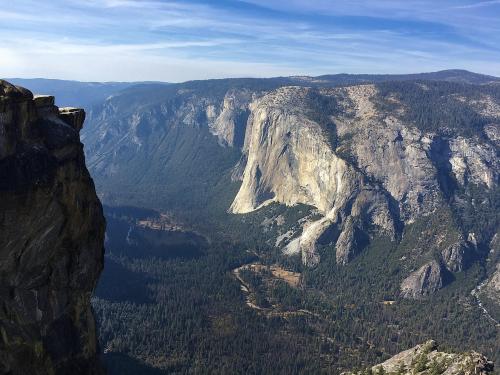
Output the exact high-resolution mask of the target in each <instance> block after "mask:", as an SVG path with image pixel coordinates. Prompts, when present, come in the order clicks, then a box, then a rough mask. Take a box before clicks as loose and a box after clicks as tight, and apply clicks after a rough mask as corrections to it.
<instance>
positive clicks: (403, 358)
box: [344, 340, 494, 375]
mask: <svg viewBox="0 0 500 375" xmlns="http://www.w3.org/2000/svg"><path fill="white" fill-rule="evenodd" d="M382 368H383V370H384V373H386V374H389V373H391V374H392V373H394V374H396V373H397V374H402V375H406V374H408V375H413V374H428V373H434V372H429V369H430V371H435V373H439V374H445V375H487V374H493V373H494V365H493V362H491V361H488V359H487V358H486V357H485V356H484V355H482V354H479V353H477V352H474V351H470V352H466V353H446V352H442V351H439V350H438V345H437V344H436V342H434V341H433V340H429V341H427V342H426V343H425V344H422V345H417V346H415V347H414V348H411V349H408V350H405V351H403V352H401V353H399V354H396V355H395V356H394V357H392V358H390V359H388V360H387V361H385V362H383V363H381V364H379V365H376V366H373V367H372V368H371V370H372V371H373V373H375V374H376V373H381V369H382ZM353 374H356V373H347V374H344V375H353Z"/></svg>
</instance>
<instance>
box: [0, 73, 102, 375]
mask: <svg viewBox="0 0 500 375" xmlns="http://www.w3.org/2000/svg"><path fill="white" fill-rule="evenodd" d="M84 119H85V113H84V111H83V110H80V109H73V108H62V109H59V108H57V107H56V106H54V98H53V97H51V96H35V97H33V94H32V93H31V92H30V91H28V90H26V89H23V88H20V87H16V86H13V85H11V84H9V83H8V82H5V81H2V80H0V374H12V375H17V374H100V373H101V372H102V369H101V366H100V364H99V361H98V358H97V353H98V350H97V338H96V330H95V322H94V317H93V314H92V309H91V305H90V297H91V294H92V291H93V290H94V287H95V285H96V282H97V279H98V277H99V274H100V273H101V270H102V267H103V243H104V231H105V221H104V217H103V213H102V207H101V204H100V202H99V200H98V198H97V195H96V192H95V189H94V183H93V181H92V179H91V178H90V175H89V173H88V171H87V168H86V166H85V158H84V154H83V146H82V144H81V143H80V139H79V131H80V129H81V127H82V125H83V121H84Z"/></svg>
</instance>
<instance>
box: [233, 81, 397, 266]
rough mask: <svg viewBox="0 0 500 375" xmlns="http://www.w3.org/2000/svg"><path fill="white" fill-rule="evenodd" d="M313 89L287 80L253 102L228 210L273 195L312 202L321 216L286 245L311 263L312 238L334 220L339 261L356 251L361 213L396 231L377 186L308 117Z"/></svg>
mask: <svg viewBox="0 0 500 375" xmlns="http://www.w3.org/2000/svg"><path fill="white" fill-rule="evenodd" d="M313 95H315V93H314V92H312V90H311V89H306V88H301V87H285V88H281V89H278V90H276V91H274V92H272V93H270V94H268V95H266V96H265V97H263V98H262V99H260V100H257V101H255V102H253V103H252V105H251V107H250V108H251V115H250V118H249V121H248V126H247V132H246V136H245V144H244V147H243V150H244V153H245V155H246V165H245V169H244V172H243V176H242V180H243V182H242V185H241V187H240V190H239V192H238V194H237V195H236V197H235V199H234V201H233V204H232V205H231V208H230V210H231V211H232V212H234V213H247V212H251V211H253V210H256V209H258V208H260V207H262V206H265V205H267V204H269V203H271V202H279V203H283V204H286V205H294V204H297V203H304V204H309V205H313V206H315V207H316V208H318V209H319V210H320V212H322V213H323V214H324V217H323V218H322V219H320V220H319V221H316V222H313V223H308V224H307V225H306V226H305V227H304V230H303V233H302V235H301V236H300V237H299V238H296V239H295V240H293V241H292V242H290V243H289V244H288V245H287V247H286V249H285V252H286V253H288V254H295V253H301V254H302V259H303V261H304V262H305V263H306V264H308V265H314V264H316V263H317V262H318V261H319V255H318V253H317V251H316V244H317V241H318V239H319V238H320V236H321V235H322V234H323V233H324V232H325V230H326V229H328V228H329V227H331V226H332V225H337V226H341V227H344V228H345V230H344V232H342V233H341V234H340V237H339V241H338V242H337V254H338V259H339V262H342V263H345V262H347V261H348V260H349V259H350V258H352V255H353V254H354V253H356V252H357V251H358V250H359V249H358V248H357V247H358V245H359V244H358V243H357V242H358V241H356V240H355V239H354V238H353V234H354V232H355V231H357V230H358V229H360V228H359V227H357V228H356V229H355V228H354V227H355V226H356V225H355V224H354V222H357V221H361V220H359V219H360V218H361V215H362V214H366V216H365V218H364V219H365V221H368V222H370V223H371V224H374V225H377V226H379V227H380V230H381V231H386V232H389V233H394V222H393V220H392V217H391V216H390V215H388V214H387V212H388V202H387V201H386V200H385V199H384V197H383V194H382V192H380V191H379V190H378V189H377V187H374V186H370V185H369V184H367V183H366V181H365V179H364V176H363V175H362V174H361V173H360V172H359V171H358V170H357V169H356V168H355V166H353V165H351V164H350V163H348V162H347V161H346V160H344V159H343V158H341V157H339V156H338V155H337V154H336V153H335V152H334V151H333V150H332V148H331V145H330V143H329V140H328V138H327V136H326V134H325V131H324V130H323V129H322V127H321V125H320V124H319V123H317V122H316V121H314V120H312V119H311V118H310V116H309V113H308V111H309V109H310V108H311V106H312V105H313V103H312V100H313V98H314V96H313Z"/></svg>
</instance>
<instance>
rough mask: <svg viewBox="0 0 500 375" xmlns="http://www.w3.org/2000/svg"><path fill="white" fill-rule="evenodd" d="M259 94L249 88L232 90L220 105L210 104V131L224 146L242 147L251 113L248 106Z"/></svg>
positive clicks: (208, 107)
mask: <svg viewBox="0 0 500 375" xmlns="http://www.w3.org/2000/svg"><path fill="white" fill-rule="evenodd" d="M256 95H257V94H255V93H252V92H251V91H249V90H230V91H228V92H227V93H226V95H225V96H224V100H223V101H222V103H221V105H220V106H217V105H214V104H212V105H208V106H207V108H206V114H207V119H208V126H209V129H210V132H211V133H212V134H214V135H216V136H217V138H219V142H220V144H221V145H223V146H230V147H242V146H243V142H244V140H245V130H246V125H247V120H248V115H249V110H248V106H249V105H250V102H251V101H252V100H253V99H254V98H255V97H256Z"/></svg>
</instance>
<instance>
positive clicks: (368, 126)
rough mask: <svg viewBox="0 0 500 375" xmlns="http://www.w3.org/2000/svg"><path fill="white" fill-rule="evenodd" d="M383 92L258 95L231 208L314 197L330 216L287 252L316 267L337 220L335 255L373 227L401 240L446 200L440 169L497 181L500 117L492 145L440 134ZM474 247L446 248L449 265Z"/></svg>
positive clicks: (461, 262) (354, 89)
mask: <svg viewBox="0 0 500 375" xmlns="http://www.w3.org/2000/svg"><path fill="white" fill-rule="evenodd" d="M377 94H378V92H377V89H376V87H375V86H374V85H358V86H351V87H344V88H333V89H310V88H304V87H282V88H279V89H277V90H274V91H272V92H269V93H267V94H266V95H264V96H261V97H259V98H258V99H256V100H254V101H253V102H251V103H250V106H249V109H250V116H249V119H248V123H247V127H246V134H245V142H244V146H243V154H244V155H243V157H242V160H241V162H240V163H239V164H238V166H237V168H235V175H234V177H235V178H239V179H241V180H242V185H241V187H240V190H239V192H238V194H237V196H236V197H235V199H234V201H233V203H232V205H231V208H230V211H231V212H233V213H247V212H251V211H254V210H257V209H259V208H260V207H262V206H264V205H266V204H269V203H271V202H278V203H282V204H286V205H294V204H297V203H303V204H308V205H312V206H314V207H316V208H317V209H319V210H320V212H321V213H322V214H323V217H322V218H321V219H320V220H318V221H315V222H309V223H306V224H305V225H304V228H303V232H302V234H301V236H300V237H298V238H295V239H293V240H292V241H291V242H290V243H288V244H286V246H285V248H284V249H283V251H284V252H285V253H287V254H296V253H300V254H302V259H303V261H304V263H306V264H308V265H311V266H314V265H315V264H317V263H318V262H319V261H320V256H319V253H318V250H317V247H318V245H319V243H320V241H321V239H322V235H323V234H324V233H325V232H326V231H327V230H329V229H330V228H332V227H335V228H336V230H335V232H336V233H338V234H337V236H336V237H335V238H333V239H331V240H332V244H333V246H334V248H335V250H336V259H337V262H338V263H340V264H345V263H347V262H349V261H350V260H351V259H352V258H353V257H354V256H355V255H356V254H357V253H359V252H360V251H361V250H362V248H363V247H364V246H365V245H366V243H367V242H368V241H367V240H363V238H369V236H370V232H369V228H375V229H376V231H377V232H378V233H384V234H386V235H388V236H389V237H390V238H393V239H395V238H396V237H397V236H398V235H399V234H401V228H403V227H404V226H406V225H408V224H411V223H413V222H415V221H416V220H417V219H419V218H422V217H426V216H428V215H431V214H433V213H434V212H435V210H436V209H437V208H439V207H443V206H445V205H446V201H445V196H446V194H447V192H445V191H443V190H442V186H441V185H440V178H442V176H448V175H451V176H454V178H455V180H456V182H457V183H458V184H459V185H463V186H466V185H467V184H469V183H473V184H476V185H480V186H485V187H486V188H487V189H491V188H494V187H496V186H497V185H498V179H499V176H498V171H499V170H500V165H499V164H498V163H499V162H498V158H497V155H496V149H495V146H494V144H493V139H496V138H495V134H496V132H497V129H496V128H495V125H494V124H489V125H487V126H486V127H485V133H486V134H487V136H488V137H489V139H490V141H491V143H487V142H484V141H480V140H478V139H473V138H470V139H469V138H463V137H460V136H447V137H443V136H438V135H437V134H435V133H432V132H423V131H421V130H419V129H417V128H416V127H415V126H413V124H409V123H404V122H403V121H402V120H401V118H402V116H400V114H402V113H404V111H405V110H406V109H405V108H404V107H403V105H401V104H400V103H398V102H397V100H396V99H395V98H394V103H395V109H394V110H392V111H388V112H381V111H380V110H379V109H378V108H377V106H376V104H375V103H376V101H377V100H378V97H377ZM318 97H320V98H322V99H321V101H320V103H321V104H320V105H319V106H318V103H317V101H316V102H315V98H318ZM328 102H333V103H335V108H334V109H333V110H332V109H331V108H327V106H328V105H327V104H324V103H328ZM318 114H319V115H321V116H322V118H323V120H321V119H318ZM497 115H499V114H497ZM321 116H320V117H321ZM325 119H326V121H325ZM332 138H333V139H334V141H332ZM468 246H469V245H468V244H465V243H461V244H457V246H456V247H453V248H449V249H448V250H447V251H444V250H443V252H442V258H443V259H442V260H443V262H444V263H445V264H446V266H447V268H448V269H449V270H450V271H453V272H456V271H460V270H462V269H463V268H464V267H466V265H467V260H468V252H469V250H470V248H469V247H468ZM431 270H435V268H433V267H431ZM438 284H439V283H438ZM438 284H436V287H437V288H439V285H438Z"/></svg>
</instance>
